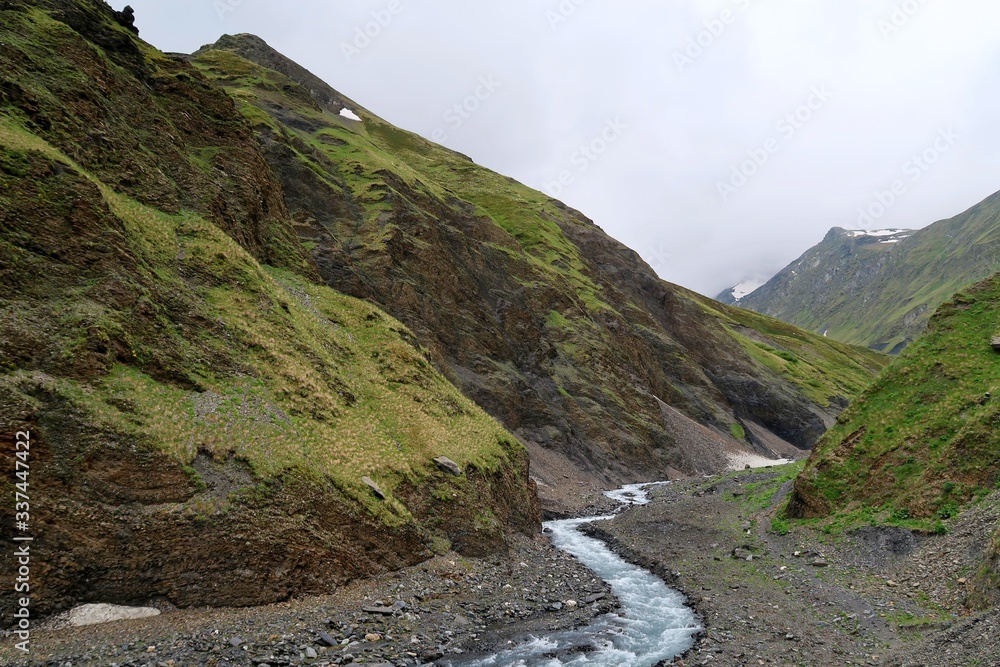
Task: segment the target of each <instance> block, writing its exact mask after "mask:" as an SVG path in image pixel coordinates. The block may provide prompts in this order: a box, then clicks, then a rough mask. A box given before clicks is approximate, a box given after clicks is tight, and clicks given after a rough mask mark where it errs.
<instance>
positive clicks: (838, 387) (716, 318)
mask: <svg viewBox="0 0 1000 667" xmlns="http://www.w3.org/2000/svg"><path fill="white" fill-rule="evenodd" d="M193 63H194V64H195V65H196V66H198V67H199V68H200V69H202V70H203V71H204V72H205V73H206V75H208V76H209V77H211V78H213V79H214V80H215V81H217V82H218V83H220V84H221V85H223V86H224V87H226V88H227V89H228V90H229V91H230V93H231V94H232V95H233V96H234V98H235V99H237V101H238V103H239V105H240V108H241V110H242V111H243V113H244V115H245V116H246V117H247V118H248V119H250V120H251V121H252V122H253V123H254V126H255V130H256V131H257V133H258V135H259V138H260V142H261V144H262V146H263V148H264V151H265V154H266V155H267V158H268V160H269V161H270V163H271V165H272V166H273V168H274V170H275V171H276V172H277V173H278V174H279V175H280V176H281V178H282V181H283V182H284V184H285V192H286V204H287V206H288V208H289V210H290V212H291V214H292V216H293V218H294V219H295V220H296V222H297V225H298V226H297V229H298V232H299V235H300V238H301V239H302V240H303V242H304V244H305V245H306V246H307V247H309V248H311V249H312V254H313V257H314V259H315V261H316V263H317V265H318V266H319V269H320V273H321V275H322V276H323V278H324V279H325V280H326V281H327V283H328V284H329V285H331V286H333V287H335V288H336V289H338V290H342V291H344V292H347V293H349V294H352V295H355V296H358V297H361V298H365V299H368V300H371V301H374V302H376V303H378V304H380V305H381V306H383V307H384V308H386V309H387V310H388V311H389V312H391V313H392V314H393V315H394V316H396V317H398V318H399V319H400V320H401V321H403V322H405V323H406V324H407V326H408V327H409V328H410V329H411V330H412V331H413V332H414V334H415V336H416V337H417V339H418V340H419V342H420V344H421V345H423V346H424V347H426V348H427V349H428V351H429V353H430V354H431V357H432V358H433V359H434V361H435V364H436V365H437V366H438V367H439V368H440V369H441V370H442V371H443V372H444V373H445V374H446V375H447V376H448V377H449V378H450V379H451V380H452V381H454V382H455V383H456V384H457V385H458V386H459V387H460V388H461V389H462V391H463V392H464V393H465V394H466V395H467V396H469V397H471V398H473V399H474V400H475V401H476V402H477V403H478V404H479V405H481V406H483V407H484V408H485V409H486V410H487V411H488V412H490V413H491V414H492V415H494V416H495V417H497V418H498V419H499V420H500V421H501V422H502V423H503V424H504V425H505V426H507V427H508V428H510V429H511V430H513V431H514V432H515V433H516V434H517V435H518V436H519V437H520V438H521V439H522V440H524V441H526V442H527V443H528V444H529V446H530V447H532V448H534V449H533V450H532V451H537V448H542V449H544V450H545V451H546V452H548V453H550V454H551V453H554V454H556V455H557V458H559V459H560V460H561V461H562V462H563V463H566V464H567V465H569V466H570V467H572V468H574V469H576V470H577V471H578V472H583V473H587V474H590V475H593V476H595V477H597V478H598V479H600V480H601V482H602V483H603V484H614V483H617V482H619V481H624V480H632V481H634V480H635V479H637V478H641V479H655V478H662V477H664V476H666V475H668V474H670V473H671V471H674V472H676V471H677V470H684V471H687V472H695V471H698V470H700V469H703V468H704V467H706V466H707V465H708V464H707V462H706V461H702V460H698V459H697V457H690V456H686V455H685V451H684V443H683V442H679V441H678V439H677V437H676V436H675V434H674V433H671V432H670V431H669V430H668V429H667V428H666V427H665V423H664V420H663V417H662V411H661V407H660V406H661V402H663V403H666V404H669V405H671V406H674V407H676V408H677V409H678V410H680V411H681V412H682V413H683V414H684V415H687V416H688V417H690V418H692V419H694V420H695V421H697V422H700V423H702V424H706V425H708V426H709V427H711V428H713V429H715V431H716V432H717V433H719V434H720V435H721V436H722V437H724V438H726V439H729V441H730V443H731V445H732V446H733V447H735V448H740V447H742V448H745V449H750V448H752V447H753V446H755V445H756V446H758V447H760V448H761V449H762V450H764V451H766V450H767V447H766V446H764V445H763V442H762V439H760V438H756V437H755V436H754V435H752V433H753V432H754V431H753V429H751V428H747V429H744V428H743V427H742V426H740V424H741V423H743V422H745V423H747V425H751V424H754V425H760V426H761V427H762V428H764V429H765V430H769V431H770V432H772V433H775V434H778V435H779V436H780V437H781V438H783V439H784V440H785V441H787V442H790V443H793V444H794V446H796V447H798V448H808V447H810V446H811V445H812V443H813V442H814V441H815V440H816V438H818V437H819V435H820V434H822V432H823V431H824V430H825V427H826V425H827V424H828V423H830V422H831V420H832V418H833V417H834V416H835V415H836V413H837V412H839V410H840V409H841V408H842V406H843V404H844V402H845V397H847V396H850V395H852V394H853V393H854V392H856V391H857V390H858V389H860V388H861V387H862V386H864V385H865V384H866V383H867V381H868V380H869V378H870V377H871V374H872V373H873V372H874V369H876V368H878V367H879V366H880V361H879V360H878V359H877V358H875V356H874V355H866V354H864V353H863V352H859V351H857V350H853V349H850V348H848V347H846V346H842V345H839V344H836V343H833V342H831V341H824V340H822V338H820V337H816V336H809V335H806V334H803V333H801V332H797V331H794V330H793V329H792V328H791V327H786V328H785V330H784V331H782V332H781V334H780V335H781V336H786V335H787V336H788V340H790V341H793V342H791V343H790V342H788V341H786V340H784V339H782V341H781V342H779V340H777V339H774V338H771V337H770V336H771V333H764V332H762V331H761V330H759V329H754V327H760V326H761V325H762V323H764V322H765V321H766V318H757V320H755V321H754V322H753V323H752V324H750V325H743V324H740V323H739V320H740V318H742V317H744V316H743V315H740V314H738V313H737V311H736V310H735V309H732V310H731V309H726V308H725V307H721V306H718V305H717V304H712V303H711V302H709V301H708V300H705V299H701V298H700V297H698V296H696V295H694V294H692V293H690V292H687V291H686V290H683V289H681V288H678V287H675V286H673V285H669V284H667V283H664V282H662V281H660V280H659V279H658V278H657V277H656V275H655V273H654V272H653V271H652V269H650V267H648V266H647V265H646V264H645V263H644V262H642V260H641V259H640V258H639V257H638V255H637V254H636V253H634V252H633V251H631V250H629V249H628V248H626V247H624V246H622V245H621V244H620V243H618V242H616V241H614V240H613V239H611V238H610V237H608V236H607V235H606V234H605V233H604V232H603V231H602V230H601V229H600V228H598V227H597V226H596V225H594V224H593V223H592V222H591V221H590V220H588V219H587V218H585V217H584V216H583V215H581V214H580V213H579V212H576V211H573V210H571V209H568V208H567V207H565V206H564V205H563V204H561V203H559V202H557V201H553V200H551V199H549V198H547V197H545V196H544V195H541V194H540V193H537V192H535V191H532V190H530V189H529V188H526V187H524V186H522V185H520V184H519V183H516V182H515V181H512V180H511V179H508V178H504V177H502V176H499V175H497V174H495V173H493V172H490V171H488V170H486V169H483V168H481V167H479V166H477V165H475V164H474V163H472V162H471V161H470V160H469V159H468V158H466V157H464V156H461V155H459V154H457V153H454V152H452V151H448V150H447V149H444V148H442V147H440V146H436V145H434V144H432V143H430V142H427V141H425V140H423V139H421V138H420V137H417V136H415V135H412V134H410V133H407V132H404V131H402V130H399V129H397V128H395V127H392V126H391V125H389V124H387V123H386V122H385V121H383V120H381V119H379V118H378V117H377V116H375V115H374V114H371V113H370V112H368V111H367V110H365V109H363V108H362V107H360V106H358V105H357V104H355V103H353V102H351V101H350V100H347V99H346V98H344V97H343V96H342V95H340V94H339V93H337V92H336V91H335V90H333V89H332V88H330V87H329V86H325V85H324V86H322V87H321V86H319V85H318V84H317V83H316V81H317V79H316V77H314V76H312V75H308V74H307V73H303V70H302V69H301V68H300V67H298V66H297V65H294V64H293V63H289V62H288V61H287V59H285V58H284V57H283V56H281V55H280V54H278V53H276V52H274V51H272V50H270V49H267V48H266V45H264V44H263V43H262V41H261V40H260V39H259V38H256V37H253V36H249V35H238V36H235V37H233V36H229V37H225V38H223V39H222V40H220V42H219V43H218V44H216V45H213V46H209V47H204V48H203V49H201V50H200V51H199V52H198V53H197V54H196V56H195V58H194V60H193ZM289 77H291V78H289ZM297 84H298V85H297ZM342 106H347V107H349V108H351V109H352V110H354V111H356V112H357V113H359V114H360V116H361V117H362V122H354V121H349V120H345V119H344V118H342V117H340V116H338V115H336V114H335V113H333V111H334V110H336V109H338V108H341V107H342ZM774 325H775V326H777V323H774ZM767 326H770V325H766V326H765V327H764V328H765V329H766V328H767ZM744 330H749V331H750V332H751V333H750V334H749V335H748V334H746V333H745V332H744ZM789 345H791V346H793V347H796V348H797V350H796V351H795V352H790V351H788V349H787V346H789ZM775 353H777V354H784V355H786V357H787V358H785V359H782V358H781V357H780V356H775ZM800 364H801V365H800ZM791 366H796V368H789V367H791ZM806 367H809V368H811V369H813V370H814V371H815V372H814V373H811V374H809V373H807V375H810V379H808V380H807V379H806V378H805V377H804V376H802V374H800V373H798V372H797V370H799V369H802V368H806ZM819 369H822V370H819ZM810 383H812V384H810ZM817 387H819V388H820V389H819V395H817V393H816V391H815V388H817ZM737 427H738V428H737ZM736 432H743V433H749V434H750V435H747V436H746V438H747V440H744V439H743V438H742V437H741V438H739V439H736V438H733V437H732V434H733V433H736ZM543 460H546V461H547V460H549V459H548V457H542V456H538V457H536V459H535V463H536V467H535V475H536V476H538V477H539V478H540V479H541V480H542V481H543V482H544V483H545V484H546V485H560V484H565V482H564V481H563V479H562V475H559V474H556V471H555V470H554V469H547V466H546V465H543V464H542V463H541V461H543Z"/></svg>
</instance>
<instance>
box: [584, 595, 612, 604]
mask: <svg viewBox="0 0 1000 667" xmlns="http://www.w3.org/2000/svg"><path fill="white" fill-rule="evenodd" d="M605 597H607V596H606V595H605V594H604V593H594V594H593V595H588V596H587V597H585V598H583V604H592V603H594V602H597V601H598V600H603V599H604V598H605Z"/></svg>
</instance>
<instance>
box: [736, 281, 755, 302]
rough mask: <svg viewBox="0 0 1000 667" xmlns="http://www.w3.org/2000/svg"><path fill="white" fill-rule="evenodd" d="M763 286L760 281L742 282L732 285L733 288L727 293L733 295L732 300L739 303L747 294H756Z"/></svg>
mask: <svg viewBox="0 0 1000 667" xmlns="http://www.w3.org/2000/svg"><path fill="white" fill-rule="evenodd" d="M763 286H764V283H763V281H760V280H744V281H743V282H741V283H739V284H738V285H733V287H732V288H731V289H730V290H729V291H730V293H731V294H732V295H733V298H734V299H736V300H737V301H739V300H740V299H742V298H743V297H745V296H747V295H748V294H751V293H753V292H756V291H757V290H758V289H760V288H761V287H763Z"/></svg>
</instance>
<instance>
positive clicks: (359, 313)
mask: <svg viewBox="0 0 1000 667" xmlns="http://www.w3.org/2000/svg"><path fill="white" fill-rule="evenodd" d="M230 9H234V8H233V7H231V8H230ZM394 16H395V14H394ZM140 19H141V16H140ZM137 25H139V26H140V27H141V20H140V23H139V24H137V23H136V17H135V13H134V12H133V11H131V10H127V11H125V10H123V11H117V10H114V9H112V8H111V7H110V6H109V5H108V4H106V3H105V2H104V1H103V0H4V1H2V2H0V287H2V289H0V492H2V494H0V495H4V496H6V497H9V498H17V497H19V496H18V494H19V493H20V495H26V493H27V489H28V487H29V482H28V479H29V477H28V474H29V473H28V472H26V471H25V467H26V466H25V464H24V457H22V458H21V459H19V458H18V453H17V452H18V450H19V445H18V441H19V439H21V436H20V435H19V434H24V433H30V441H31V465H30V496H31V514H30V522H28V521H26V520H25V519H24V517H23V516H22V514H26V512H24V513H22V510H21V508H20V507H19V506H18V505H17V504H15V503H7V504H4V505H0V541H2V542H4V543H5V544H8V545H9V544H13V543H15V542H18V543H20V542H30V545H31V546H30V549H31V590H30V595H31V597H30V599H27V598H21V597H19V596H16V595H13V594H12V592H11V590H5V592H4V593H3V594H2V595H0V628H3V630H2V632H3V639H4V641H3V643H0V664H3V665H8V664H9V665H12V666H13V665H18V666H21V665H23V666H24V667H29V666H31V667H42V666H44V667H79V666H85V665H99V666H101V667H106V666H109V665H110V666H113V667H189V666H191V667H194V666H198V667H200V666H202V665H210V666H212V667H235V666H237V665H239V666H241V667H242V666H247V667H276V666H278V665H282V666H285V665H318V666H320V667H330V666H331V665H346V664H367V665H379V666H381V667H417V666H421V667H428V666H430V665H436V666H438V667H449V666H450V667H469V666H471V665H496V666H497V667H508V666H509V667H516V666H522V667H529V666H534V665H539V666H545V667H552V666H554V665H557V664H558V665H588V664H590V665H602V666H603V665H607V666H612V667H619V666H621V667H624V666H628V667H654V665H655V666H656V667H660V666H661V665H671V664H672V665H687V666H688V667H690V666H691V665H699V666H714V665H719V666H732V667H737V666H739V667H745V666H747V665H782V666H786V667H790V666H793V665H794V666H804V667H812V666H816V667H820V666H826V665H858V666H860V665H880V666H884V667H930V666H931V665H933V666H934V667H939V666H952V665H954V666H955V667H959V666H962V667H967V666H969V665H995V664H1000V649H998V648H997V647H998V646H1000V630H998V627H1000V625H998V621H1000V618H998V611H997V609H998V604H1000V490H998V489H1000V436H998V433H1000V430H998V428H997V427H998V425H1000V403H998V402H997V400H998V398H1000V273H996V272H997V271H998V270H1000V263H998V260H997V258H998V256H1000V255H998V253H997V252H996V251H997V249H998V248H997V230H998V229H1000V219H998V215H1000V195H993V196H992V197H989V198H988V199H986V200H985V201H983V202H982V203H980V204H978V205H977V206H975V207H973V208H971V209H970V210H968V211H966V212H965V213H963V214H961V215H959V216H956V217H955V218H951V219H948V220H944V221H941V222H938V223H935V224H933V225H930V226H929V227H926V228H924V229H919V230H909V229H887V230H874V231H873V230H846V229H842V228H839V227H838V228H834V229H833V230H831V231H830V232H829V233H828V235H827V236H826V238H825V239H824V240H823V241H822V243H820V244H819V245H818V246H816V247H814V248H813V249H810V250H809V251H807V252H806V253H805V254H804V255H802V257H801V258H800V259H799V260H797V261H796V262H795V263H793V264H791V265H790V266H789V267H787V268H786V269H785V270H783V271H782V272H780V273H779V274H778V275H776V276H775V277H774V278H772V279H771V280H770V281H768V282H767V283H766V284H763V285H758V284H751V283H741V284H740V285H737V286H736V287H735V288H733V289H732V290H728V291H727V292H725V293H723V294H722V295H720V296H719V299H718V300H713V299H710V298H708V297H705V296H703V295H701V294H698V293H697V292H695V291H692V290H690V289H687V288H685V287H682V286H680V285H676V284H673V283H670V282H667V281H664V280H662V279H661V278H660V277H659V275H658V274H657V271H656V270H654V268H653V267H651V266H650V265H649V264H647V263H646V262H645V261H643V259H642V258H641V257H640V255H639V254H638V253H637V252H635V251H634V250H632V249H631V248H629V247H627V246H626V245H624V244H623V243H621V242H619V241H618V240H616V239H615V238H612V237H611V236H610V235H609V234H608V233H606V232H605V230H604V229H602V228H601V227H600V226H598V225H597V224H595V222H594V221H593V220H591V219H590V218H588V217H587V216H586V215H585V214H584V213H583V212H580V211H577V210H575V209H573V208H571V207H570V206H567V205H566V204H565V203H563V202H561V201H558V200H556V199H554V198H552V197H549V196H547V195H545V194H543V193H541V192H538V191H536V190H533V189H532V188H530V187H528V186H526V185H525V184H523V183H520V182H518V181H516V180H514V179H512V178H510V177H507V176H505V175H503V174H500V173H497V172H495V171H492V170H490V169H487V168H485V167H482V166H480V165H478V164H476V163H475V162H474V161H473V160H472V159H471V158H469V157H468V156H466V155H463V154H461V153H458V152H456V151H454V150H451V149H449V148H446V147H444V146H442V145H439V144H436V143H434V142H432V141H429V140H427V139H425V138H423V137H421V136H419V135H417V134H414V133H412V132H409V131H407V130H404V129H402V128H400V127H396V126H395V125H393V124H391V123H390V122H388V121H387V120H385V119H383V118H381V117H380V116H379V115H377V114H376V113H375V112H373V111H371V110H369V109H367V108H366V107H365V106H363V105H362V104H361V103H359V102H357V101H355V100H352V99H350V98H348V97H347V96H345V95H344V94H342V93H341V92H339V91H338V90H337V89H335V88H334V87H332V86H331V85H329V84H328V83H327V82H325V81H323V80H322V79H320V78H319V77H318V76H316V75H315V74H313V73H312V72H310V71H309V70H308V69H306V68H305V67H303V66H302V65H301V64H299V63H297V62H295V61H293V60H292V59H290V58H288V57H286V56H285V55H283V54H282V53H280V52H279V51H277V50H275V49H274V48H272V47H271V46H270V45H269V44H268V43H267V42H266V41H265V40H264V39H262V38H261V37H258V36H256V35H253V34H247V33H240V34H234V35H223V36H222V37H220V38H218V39H217V40H216V41H214V42H212V43H210V44H206V45H205V46H203V47H202V48H200V49H197V50H194V51H193V52H192V53H189V54H182V53H167V52H164V51H162V50H160V49H158V48H157V47H156V46H154V45H152V44H150V43H147V42H146V41H144V40H143V39H142V38H140V36H139V33H137V30H138V29H139V28H137ZM383 27H384V26H383ZM213 38H214V37H213ZM482 85H486V84H482ZM803 129H804V128H803ZM789 139H790V137H789ZM706 261H708V260H706ZM19 460H20V461H21V464H19V463H18V461H19ZM18 473H20V476H18ZM623 485H629V486H626V487H625V488H619V487H623ZM611 489H619V490H618V491H615V492H611V491H609V490H611ZM587 517H589V518H591V519H594V520H593V521H590V520H585V518H587ZM588 563H589V564H590V567H592V568H593V570H592V569H588V566H587V564H588ZM21 565H23V564H19V563H18V561H17V560H16V559H15V558H10V557H9V554H8V557H5V558H3V559H2V561H0V578H2V579H3V580H4V581H7V580H13V579H14V577H15V576H16V575H17V573H18V572H19V571H20V570H19V569H18V568H19V567H20V566H21ZM602 577H604V578H605V579H607V581H604V580H603V579H602ZM24 600H27V601H24ZM94 603H101V604H114V605H124V606H128V607H144V608H146V610H145V612H146V613H149V614H155V612H152V611H150V610H151V609H155V610H157V611H158V612H160V613H159V614H155V615H152V616H150V617H148V618H141V619H139V618H136V619H132V620H122V621H116V622H110V623H103V624H99V625H91V626H86V627H78V626H73V625H70V624H68V622H67V620H66V618H67V617H66V616H65V614H66V612H68V611H69V610H72V609H75V608H79V607H80V606H81V605H85V604H94ZM29 608H30V614H31V615H30V621H31V624H32V642H31V644H32V649H31V652H30V654H29V655H25V654H24V652H23V651H20V650H19V649H18V648H16V647H15V646H14V643H13V642H12V641H9V640H12V639H13V638H14V637H15V634H14V632H13V631H14V630H15V629H16V628H17V627H18V624H19V623H21V620H20V619H21V618H22V617H21V616H17V615H15V614H20V613H21V610H22V609H29Z"/></svg>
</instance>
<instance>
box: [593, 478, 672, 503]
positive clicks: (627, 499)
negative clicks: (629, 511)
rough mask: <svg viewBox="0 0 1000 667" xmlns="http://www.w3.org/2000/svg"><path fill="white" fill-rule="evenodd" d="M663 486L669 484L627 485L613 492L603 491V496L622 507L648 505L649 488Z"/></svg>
mask: <svg viewBox="0 0 1000 667" xmlns="http://www.w3.org/2000/svg"><path fill="white" fill-rule="evenodd" d="M663 484H669V482H649V483H646V484H628V485H626V486H623V487H622V488H620V489H615V490H614V491H605V492H604V495H606V496H607V497H608V498H611V500H617V501H618V502H620V503H622V504H623V505H648V504H649V488H650V487H653V486H661V485H663Z"/></svg>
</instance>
